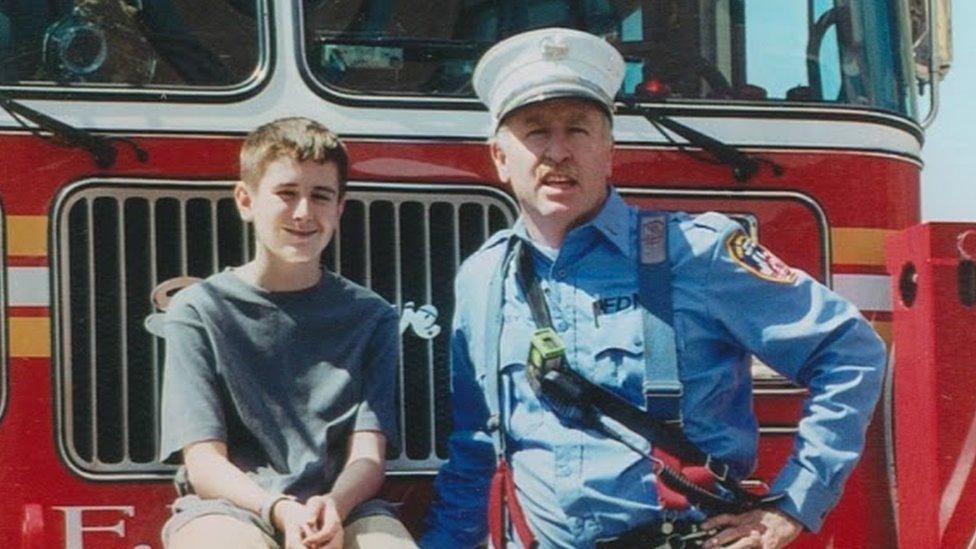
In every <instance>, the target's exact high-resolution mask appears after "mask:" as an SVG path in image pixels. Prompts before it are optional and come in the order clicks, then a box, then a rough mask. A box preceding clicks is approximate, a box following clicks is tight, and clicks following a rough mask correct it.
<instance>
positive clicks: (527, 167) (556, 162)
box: [491, 99, 613, 228]
mask: <svg viewBox="0 0 976 549" xmlns="http://www.w3.org/2000/svg"><path fill="white" fill-rule="evenodd" d="M491 153H492V158H493V159H494V161H495V167H496V168H497V169H498V176H499V177H500V178H501V180H502V181H505V182H508V183H510V184H511V185H512V190H513V192H514V193H515V196H516V198H517V199H518V202H519V206H520V207H521V208H522V212H523V213H524V214H525V215H527V216H529V217H530V218H532V219H533V220H534V221H535V222H536V223H537V224H538V223H556V224H559V225H563V224H565V226H566V227H567V228H572V227H574V226H576V225H579V224H580V223H583V222H585V221H587V220H589V219H590V218H592V217H593V216H594V215H596V213H597V212H598V211H599V209H600V207H601V206H602V205H603V202H604V200H605V199H606V197H607V179H608V178H609V177H610V170H611V163H612V156H613V137H612V134H611V129H610V122H609V120H607V117H606V115H605V114H604V113H603V111H602V110H601V109H600V108H599V107H597V106H596V105H593V104H592V103H590V102H588V101H582V100H578V99H554V100H550V101H544V102H542V103H538V104H535V105H529V106H527V107H523V108H521V109H519V110H517V111H515V112H513V113H512V114H511V115H509V116H508V117H507V118H506V119H505V122H504V124H503V125H502V127H501V128H500V129H499V131H498V135H497V136H496V138H495V139H494V140H493V142H492V144H491Z"/></svg>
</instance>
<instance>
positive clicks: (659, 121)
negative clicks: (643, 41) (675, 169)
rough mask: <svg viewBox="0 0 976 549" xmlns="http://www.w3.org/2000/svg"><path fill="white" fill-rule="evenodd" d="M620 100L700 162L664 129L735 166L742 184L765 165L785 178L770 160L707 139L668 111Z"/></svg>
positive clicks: (715, 140)
mask: <svg viewBox="0 0 976 549" xmlns="http://www.w3.org/2000/svg"><path fill="white" fill-rule="evenodd" d="M617 100H618V101H620V102H621V103H623V105H624V106H625V107H626V108H627V109H628V110H630V111H633V112H637V113H639V114H640V115H642V116H643V117H644V118H646V119H647V121H648V122H650V123H651V125H653V126H654V127H655V128H656V129H657V130H658V131H659V132H661V135H663V136H664V137H665V139H667V140H668V141H671V142H672V143H674V144H675V145H677V146H678V148H679V149H680V150H681V151H682V152H685V153H687V154H690V155H691V156H692V157H694V158H696V159H698V160H703V158H701V157H700V156H698V155H695V154H693V153H691V151H688V150H686V149H685V147H684V146H683V145H682V144H679V143H675V141H674V140H673V139H672V138H671V136H670V135H669V134H668V133H667V132H666V131H664V130H663V129H662V127H663V128H666V129H668V130H670V131H672V132H674V133H675V134H677V135H679V136H681V137H682V138H684V140H685V141H687V142H688V143H689V144H691V145H695V146H698V147H701V148H702V149H704V150H705V151H707V152H708V153H709V154H710V155H712V157H714V158H715V159H716V160H718V161H719V162H720V163H722V164H728V165H729V166H731V167H732V176H733V177H735V178H736V180H738V181H742V182H745V181H748V180H749V179H751V178H752V176H754V175H756V173H758V172H759V167H760V166H761V165H762V164H766V165H768V166H769V167H770V168H771V169H772V171H773V174H774V175H776V176H777V177H779V176H781V175H783V167H782V166H780V165H779V164H777V163H776V162H773V161H772V160H768V159H766V158H761V157H755V156H749V155H747V154H745V153H744V152H742V151H740V150H739V149H737V148H735V147H733V146H732V145H728V144H726V143H723V142H721V141H719V140H718V139H715V138H714V137H711V136H709V135H706V134H704V133H702V132H700V131H698V130H696V129H694V128H692V127H690V126H686V125H685V124H682V123H681V122H678V121H677V120H675V119H673V118H671V117H670V116H668V115H667V114H666V112H665V110H664V109H660V108H655V107H652V106H648V105H642V104H640V103H639V102H638V101H637V99H636V98H634V97H633V96H618V97H617Z"/></svg>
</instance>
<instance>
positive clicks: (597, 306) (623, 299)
mask: <svg viewBox="0 0 976 549" xmlns="http://www.w3.org/2000/svg"><path fill="white" fill-rule="evenodd" d="M639 305H640V298H639V297H638V294H636V293H634V294H629V295H614V296H609V297H598V298H596V299H594V300H593V322H594V323H595V324H596V326H597V328H599V327H600V315H612V314H614V313H619V312H623V311H626V310H628V309H636V308H637V307H638V306H639Z"/></svg>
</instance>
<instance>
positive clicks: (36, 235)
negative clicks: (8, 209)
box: [7, 215, 47, 255]
mask: <svg viewBox="0 0 976 549" xmlns="http://www.w3.org/2000/svg"><path fill="white" fill-rule="evenodd" d="M7 234H8V235H9V240H10V242H8V243H7V249H8V253H9V254H10V255H47V216H43V215H11V216H8V217H7Z"/></svg>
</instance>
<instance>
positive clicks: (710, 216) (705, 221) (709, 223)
mask: <svg viewBox="0 0 976 549" xmlns="http://www.w3.org/2000/svg"><path fill="white" fill-rule="evenodd" d="M692 222H693V223H694V224H695V226H696V227H702V228H706V229H711V230H713V231H715V232H718V233H720V232H724V231H726V230H728V229H729V227H730V226H736V227H739V226H740V225H739V224H738V223H736V222H735V221H733V220H732V219H730V218H729V217H728V216H727V215H725V214H720V213H718V212H705V213H703V214H699V215H697V216H695V217H694V219H693V221H692Z"/></svg>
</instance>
